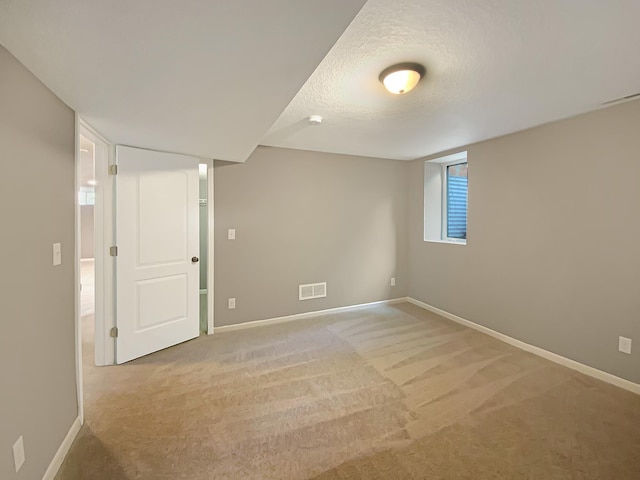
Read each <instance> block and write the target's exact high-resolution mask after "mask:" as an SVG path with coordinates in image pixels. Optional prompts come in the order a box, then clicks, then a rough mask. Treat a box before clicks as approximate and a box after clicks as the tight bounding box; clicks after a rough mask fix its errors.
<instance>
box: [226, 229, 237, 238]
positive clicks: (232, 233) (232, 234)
mask: <svg viewBox="0 0 640 480" xmlns="http://www.w3.org/2000/svg"><path fill="white" fill-rule="evenodd" d="M227 238H228V239H229V240H235V239H236V229H235V228H230V229H229V231H228V232H227Z"/></svg>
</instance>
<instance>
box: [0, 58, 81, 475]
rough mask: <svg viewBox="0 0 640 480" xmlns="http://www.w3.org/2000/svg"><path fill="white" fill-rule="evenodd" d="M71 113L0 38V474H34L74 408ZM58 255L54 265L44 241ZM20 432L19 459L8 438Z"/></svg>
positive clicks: (42, 467) (49, 455)
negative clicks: (22, 458) (57, 245)
mask: <svg viewBox="0 0 640 480" xmlns="http://www.w3.org/2000/svg"><path fill="white" fill-rule="evenodd" d="M74 135H75V134H74V114H73V111H72V110H71V109H69V108H68V107H67V106H65V105H64V104H63V103H62V102H61V101H60V100H59V99H58V98H57V97H55V96H54V95H53V94H52V93H51V92H50V91H49V90H48V89H47V88H46V87H44V86H43V85H42V84H41V83H40V82H39V81H38V80H37V79H36V78H35V77H34V76H33V75H32V74H31V73H29V71H27V69H25V68H24V67H23V66H22V65H21V64H19V63H18V61H17V60H16V59H15V58H14V57H13V56H11V55H10V54H9V53H8V52H7V51H6V50H5V49H4V48H3V47H1V46H0V159H1V161H2V175H0V218H1V219H2V237H1V242H2V248H1V249H0V264H1V265H2V268H1V269H0V292H1V293H0V295H1V298H2V301H1V303H0V315H1V317H2V335H0V390H1V393H0V478H2V479H3V480H10V479H25V480H26V479H29V480H31V479H38V478H42V475H43V474H44V472H45V470H46V468H47V467H48V465H49V462H50V461H51V459H52V458H53V456H54V454H55V452H56V450H57V449H58V447H59V446H60V443H61V442H62V440H63V439H64V437H65V435H66V434H67V432H68V431H69V428H70V427H71V424H72V423H73V421H74V419H75V418H76V416H77V408H78V407H77V402H76V379H75V353H74V337H75V334H74V298H73V292H74V266H73V265H74V261H73V257H74V253H73V252H74V198H75V197H74ZM54 242H61V243H62V259H63V263H62V265H60V266H58V267H53V266H52V244H53V243H54ZM19 435H23V436H24V445H25V451H26V463H25V464H24V466H23V467H22V469H21V470H20V472H19V473H16V472H15V469H14V466H13V457H12V453H11V447H12V445H13V443H14V442H15V441H16V440H17V438H18V436H19Z"/></svg>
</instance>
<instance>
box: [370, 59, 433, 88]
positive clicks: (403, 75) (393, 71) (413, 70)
mask: <svg viewBox="0 0 640 480" xmlns="http://www.w3.org/2000/svg"><path fill="white" fill-rule="evenodd" d="M425 73H426V70H425V68H424V67H423V66H422V65H420V64H419V63H399V64H397V65H393V66H391V67H389V68H386V69H385V70H383V71H382V73H381V74H380V81H381V82H382V84H383V85H384V88H386V89H387V90H388V91H389V92H390V93H393V94H394V95H401V94H403V93H407V92H410V91H411V90H413V89H414V88H415V87H416V85H418V82H419V81H420V79H421V78H422V77H423V76H424V74H425Z"/></svg>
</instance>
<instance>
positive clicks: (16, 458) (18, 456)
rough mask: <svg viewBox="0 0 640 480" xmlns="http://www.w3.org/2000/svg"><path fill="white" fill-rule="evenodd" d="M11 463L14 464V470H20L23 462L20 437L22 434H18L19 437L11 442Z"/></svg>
mask: <svg viewBox="0 0 640 480" xmlns="http://www.w3.org/2000/svg"><path fill="white" fill-rule="evenodd" d="M13 463H14V465H15V466H16V472H17V471H18V470H20V468H21V467H22V465H23V464H24V440H23V439H22V435H20V438H18V440H17V441H16V443H14V444H13Z"/></svg>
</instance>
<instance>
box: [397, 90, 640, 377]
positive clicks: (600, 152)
mask: <svg viewBox="0 0 640 480" xmlns="http://www.w3.org/2000/svg"><path fill="white" fill-rule="evenodd" d="M639 131H640V102H639V101H636V102H630V103H625V104H621V105H617V106H613V107H609V108H606V109H602V110H599V111H596V112H592V113H589V114H585V115H581V116H578V117H574V118H571V119H567V120H563V121H559V122H555V123H551V124H548V125H544V126H541V127H537V128H534V129H530V130H526V131H523V132H519V133H515V134H512V135H508V136H505V137H501V138H497V139H494V140H489V141H486V142H482V143H478V144H474V145H470V146H467V147H464V148H461V149H458V150H456V151H459V150H467V151H468V162H469V211H468V237H467V245H466V246H460V245H448V244H441V243H429V242H424V241H423V226H424V218H423V172H424V160H425V159H422V160H416V161H414V162H411V164H410V170H411V173H410V175H409V178H410V190H409V240H408V245H409V252H408V254H409V260H410V261H409V290H408V291H409V295H410V296H411V297H414V298H416V299H418V300H420V301H423V302H426V303H428V304H431V305H433V306H436V307H438V308H441V309H443V310H446V311H448V312H451V313H453V314H456V315H459V316H461V317H464V318H466V319H468V320H471V321H473V322H476V323H479V324H481V325H484V326H487V327H489V328H491V329H494V330H497V331H499V332H502V333H504V334H507V335H510V336H512V337H514V338H517V339H519V340H522V341H524V342H527V343H530V344H532V345H536V346H538V347H542V348H544V349H546V350H549V351H551V352H554V353H557V354H560V355H563V356H565V357H568V358H570V359H573V360H576V361H578V362H581V363H583V364H586V365H589V366H592V367H595V368H598V369H600V370H604V371H606V372H609V373H612V374H614V375H617V376H620V377H622V378H625V379H627V380H630V381H633V382H637V383H640V249H639V245H640V213H639V212H640V187H639V183H638V182H639V181H640V153H639V152H640V135H639V134H638V132H639ZM444 153H445V154H446V153H452V152H444ZM437 156H438V155H436V156H434V157H428V158H429V159H431V158H436V157H437ZM620 335H622V336H625V337H630V338H632V339H633V341H634V344H633V351H632V354H631V355H626V354H623V353H620V352H618V337H619V336H620Z"/></svg>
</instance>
